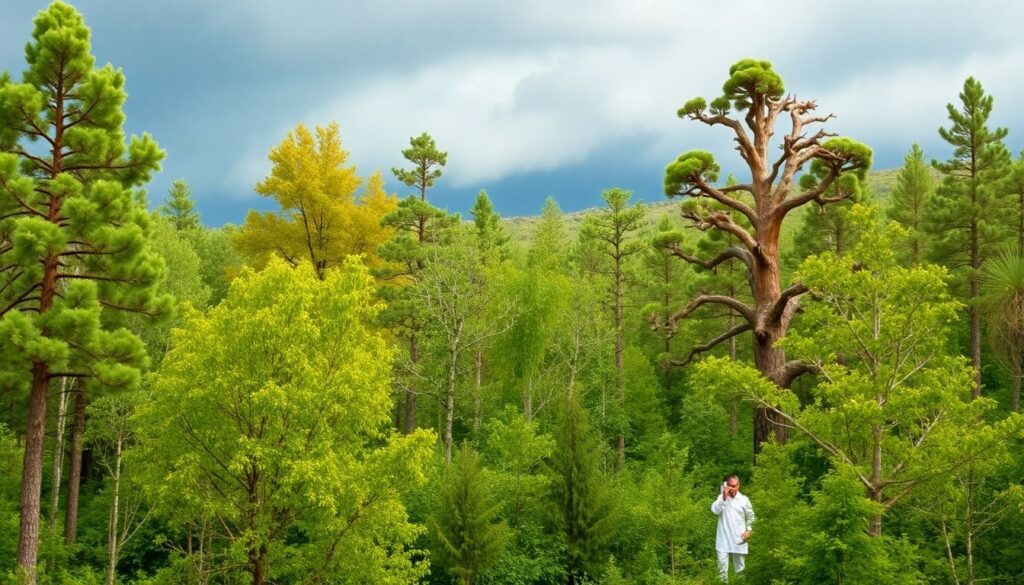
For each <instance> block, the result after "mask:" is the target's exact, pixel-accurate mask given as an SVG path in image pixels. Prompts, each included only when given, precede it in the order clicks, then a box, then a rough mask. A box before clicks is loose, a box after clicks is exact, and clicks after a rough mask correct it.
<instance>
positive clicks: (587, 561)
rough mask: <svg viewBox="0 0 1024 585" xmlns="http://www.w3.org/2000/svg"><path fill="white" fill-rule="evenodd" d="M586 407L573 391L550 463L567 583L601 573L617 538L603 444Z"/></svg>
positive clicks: (554, 512)
mask: <svg viewBox="0 0 1024 585" xmlns="http://www.w3.org/2000/svg"><path fill="white" fill-rule="evenodd" d="M594 439H595V438H594V436H593V434H592V431H591V428H590V424H589V422H588V421H587V417H586V411H585V410H584V409H583V407H582V406H581V405H580V404H579V399H578V397H575V396H570V397H569V400H568V402H567V403H566V406H565V410H564V412H563V413H562V417H561V421H560V422H559V428H558V434H557V435H556V441H557V446H556V448H555V452H554V454H553V456H552V458H551V461H550V463H549V466H550V467H549V468H550V473H551V475H552V483H551V506H552V507H551V521H552V523H553V524H554V527H555V529H556V530H557V531H558V533H559V534H560V535H561V536H562V538H563V542H564V544H565V572H566V583H567V585H577V584H579V583H583V582H585V580H586V579H587V578H588V576H589V577H593V576H594V575H598V574H600V567H601V566H602V565H603V564H604V562H605V561H606V559H607V553H606V552H605V546H606V544H607V542H608V540H609V539H610V538H611V536H612V534H611V524H610V518H611V501H610V500H609V498H608V490H607V487H606V486H605V483H604V478H603V476H602V475H601V469H600V461H599V459H598V455H599V449H598V448H597V445H596V441H595V440H594Z"/></svg>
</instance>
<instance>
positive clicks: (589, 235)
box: [580, 189, 644, 469]
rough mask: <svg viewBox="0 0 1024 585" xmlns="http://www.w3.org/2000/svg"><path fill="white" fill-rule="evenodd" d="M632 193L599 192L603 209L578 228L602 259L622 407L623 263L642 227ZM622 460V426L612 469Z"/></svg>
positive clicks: (636, 247) (635, 249)
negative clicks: (612, 326) (613, 326)
mask: <svg viewBox="0 0 1024 585" xmlns="http://www.w3.org/2000/svg"><path fill="white" fill-rule="evenodd" d="M632 196H633V193H632V192H630V191H626V190H624V189H607V190H605V191H604V192H602V193H601V198H602V199H604V202H605V205H606V207H605V208H602V209H600V210H598V211H597V212H595V213H592V214H588V215H587V216H586V217H585V218H584V220H583V227H582V228H580V240H581V243H582V245H584V246H586V247H588V248H591V249H592V250H594V251H597V252H599V253H600V254H601V255H602V256H603V257H604V260H605V261H604V262H601V263H599V264H598V268H597V271H598V273H599V274H601V275H602V276H604V277H606V278H607V280H608V297H609V300H610V303H609V304H610V305H611V309H612V315H613V323H614V325H615V392H616V399H617V401H618V404H617V406H618V409H619V410H620V411H624V410H625V403H626V386H625V365H624V362H623V356H624V355H625V338H624V335H623V307H624V305H625V298H626V294H627V291H626V288H627V286H626V285H627V280H628V278H627V265H626V263H627V262H628V261H629V259H630V258H631V257H632V256H635V255H636V254H638V253H640V252H641V251H643V241H642V240H640V239H639V238H638V237H637V235H636V232H637V231H638V230H639V229H640V228H642V227H643V226H644V207H643V205H641V204H639V203H635V204H633V205H629V200H630V198H631V197H632ZM625 462H626V438H625V432H624V429H622V428H619V429H618V432H617V433H616V435H615V468H616V469H621V468H622V466H623V465H625Z"/></svg>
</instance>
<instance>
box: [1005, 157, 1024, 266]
mask: <svg viewBox="0 0 1024 585" xmlns="http://www.w3.org/2000/svg"><path fill="white" fill-rule="evenodd" d="M1005 191H1006V195H1007V197H1009V198H1010V207H1011V209H1012V213H1011V214H1010V218H1009V219H1010V220H1011V222H1012V228H1011V229H1012V232H1013V245H1014V246H1015V247H1016V248H1017V251H1019V252H1021V253H1024V150H1022V151H1020V155H1018V157H1017V160H1015V161H1013V166H1012V167H1011V169H1010V172H1009V173H1008V174H1007V177H1006V183H1005Z"/></svg>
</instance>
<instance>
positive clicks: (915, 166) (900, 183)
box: [886, 143, 935, 266]
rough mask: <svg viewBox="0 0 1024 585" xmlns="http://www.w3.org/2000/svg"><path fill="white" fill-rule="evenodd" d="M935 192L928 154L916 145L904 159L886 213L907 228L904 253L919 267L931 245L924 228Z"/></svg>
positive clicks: (905, 256)
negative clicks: (926, 213)
mask: <svg viewBox="0 0 1024 585" xmlns="http://www.w3.org/2000/svg"><path fill="white" fill-rule="evenodd" d="M934 192H935V179H934V178H932V171H931V169H930V168H928V163H927V162H925V158H924V151H923V150H921V147H920V146H918V145H917V144H916V143H915V144H914V145H913V146H912V147H911V148H910V152H908V153H907V156H905V157H904V158H903V168H901V169H900V172H899V174H898V175H896V187H894V188H893V190H892V195H891V196H890V198H889V208H888V209H887V210H886V213H887V215H888V216H889V219H891V220H892V221H895V222H897V223H899V224H900V225H902V226H903V227H905V228H906V229H907V232H909V233H908V237H907V242H906V244H905V246H906V247H905V249H904V250H903V254H904V258H905V261H906V263H907V264H908V265H911V266H916V265H918V264H920V263H921V262H923V261H924V256H925V251H926V250H927V245H926V244H927V242H926V240H925V237H924V234H923V233H922V229H923V227H924V212H925V209H927V208H928V205H929V201H930V200H931V197H932V194H933V193H934Z"/></svg>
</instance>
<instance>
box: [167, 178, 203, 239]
mask: <svg viewBox="0 0 1024 585" xmlns="http://www.w3.org/2000/svg"><path fill="white" fill-rule="evenodd" d="M194 208H195V201H193V200H192V187H189V185H188V183H186V182H185V179H178V180H176V181H174V182H173V183H171V188H170V190H168V192H167V196H166V197H164V203H163V205H161V206H160V214H161V215H163V216H164V217H166V218H167V219H168V220H169V221H170V222H171V225H172V226H174V229H176V230H178V231H179V232H182V231H189V230H194V229H198V228H199V214H198V213H196V212H195V209H194Z"/></svg>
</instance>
